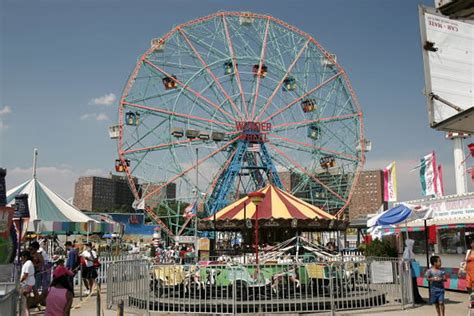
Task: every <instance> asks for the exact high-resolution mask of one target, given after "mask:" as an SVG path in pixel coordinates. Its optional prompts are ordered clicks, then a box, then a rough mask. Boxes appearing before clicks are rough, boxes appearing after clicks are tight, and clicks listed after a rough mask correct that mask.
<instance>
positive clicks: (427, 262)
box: [424, 219, 431, 299]
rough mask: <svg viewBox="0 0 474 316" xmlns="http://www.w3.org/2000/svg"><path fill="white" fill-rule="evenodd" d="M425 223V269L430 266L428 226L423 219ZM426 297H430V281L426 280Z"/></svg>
mask: <svg viewBox="0 0 474 316" xmlns="http://www.w3.org/2000/svg"><path fill="white" fill-rule="evenodd" d="M424 224H425V250H426V269H429V268H430V254H429V249H428V247H429V246H428V226H427V225H426V219H425V220H424ZM428 298H429V299H431V282H428Z"/></svg>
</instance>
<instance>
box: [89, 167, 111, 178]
mask: <svg viewBox="0 0 474 316" xmlns="http://www.w3.org/2000/svg"><path fill="white" fill-rule="evenodd" d="M84 175H86V176H100V177H102V176H107V175H108V173H107V172H106V171H105V170H102V169H100V168H96V169H87V170H86V171H84Z"/></svg>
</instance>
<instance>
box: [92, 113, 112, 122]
mask: <svg viewBox="0 0 474 316" xmlns="http://www.w3.org/2000/svg"><path fill="white" fill-rule="evenodd" d="M108 119H109V117H108V116H107V114H105V113H99V114H97V116H96V117H95V120H96V121H107V120H108Z"/></svg>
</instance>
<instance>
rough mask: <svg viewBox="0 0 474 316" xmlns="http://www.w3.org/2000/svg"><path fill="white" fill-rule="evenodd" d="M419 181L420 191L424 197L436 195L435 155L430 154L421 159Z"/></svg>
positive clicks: (436, 173)
mask: <svg viewBox="0 0 474 316" xmlns="http://www.w3.org/2000/svg"><path fill="white" fill-rule="evenodd" d="M420 161H421V163H420V181H421V190H422V194H423V195H424V196H437V195H438V184H437V183H438V168H437V165H436V155H435V152H434V151H433V152H432V153H430V154H428V155H426V156H424V157H423V158H421V160H420Z"/></svg>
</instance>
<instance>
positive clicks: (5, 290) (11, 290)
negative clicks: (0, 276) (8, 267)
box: [0, 282, 18, 316]
mask: <svg viewBox="0 0 474 316" xmlns="http://www.w3.org/2000/svg"><path fill="white" fill-rule="evenodd" d="M17 306H18V291H17V289H16V285H15V283H10V282H9V283H1V284H0V316H11V315H16V311H17Z"/></svg>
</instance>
